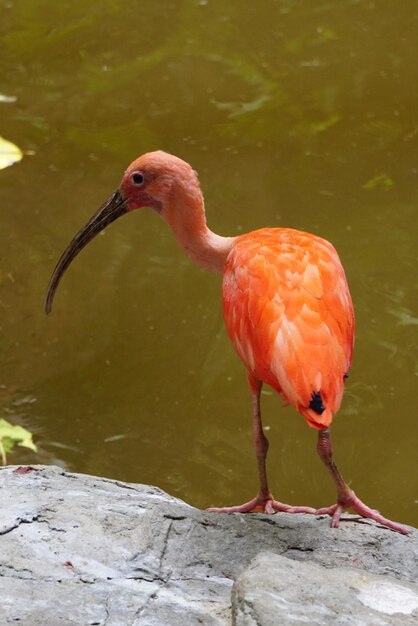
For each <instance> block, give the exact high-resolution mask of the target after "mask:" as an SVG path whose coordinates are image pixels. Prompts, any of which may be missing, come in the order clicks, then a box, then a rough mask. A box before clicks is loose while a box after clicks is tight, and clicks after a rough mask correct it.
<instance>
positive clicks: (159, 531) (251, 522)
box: [0, 466, 418, 626]
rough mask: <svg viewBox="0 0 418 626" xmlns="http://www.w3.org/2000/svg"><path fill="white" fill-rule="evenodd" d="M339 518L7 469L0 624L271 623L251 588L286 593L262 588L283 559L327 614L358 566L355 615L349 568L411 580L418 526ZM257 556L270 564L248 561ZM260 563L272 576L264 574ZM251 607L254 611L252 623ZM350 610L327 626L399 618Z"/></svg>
mask: <svg viewBox="0 0 418 626" xmlns="http://www.w3.org/2000/svg"><path fill="white" fill-rule="evenodd" d="M345 517H346V519H347V520H349V521H346V522H343V523H342V525H341V528H339V529H331V528H330V526H329V519H327V518H322V519H316V518H315V517H312V516H304V515H287V514H283V513H279V514H276V515H274V516H267V515H261V514H251V515H245V516H244V515H225V514H223V515H220V514H216V513H208V512H206V511H199V510H197V509H194V508H193V507H191V506H189V505H187V504H185V503H184V502H181V501H180V500H177V499H175V498H173V497H171V496H169V495H167V494H165V493H164V492H162V491H160V490H159V489H157V488H154V487H149V486H146V485H135V484H127V483H121V482H118V481H113V480H108V479H104V478H96V477H92V476H84V475H81V474H72V473H68V472H65V471H63V470H62V469H60V468H56V467H41V466H36V467H35V468H33V469H31V468H28V469H27V470H25V468H13V467H6V468H3V469H0V554H1V559H0V625H1V626H3V625H6V624H16V623H18V624H20V625H21V626H37V625H38V624H39V625H40V626H75V625H77V626H84V625H88V624H90V625H94V624H95V625H97V626H99V625H106V626H119V625H120V626H131V625H133V626H139V625H140V626H157V625H158V626H177V625H181V626H183V625H184V626H201V625H203V626H221V625H222V626H226V625H229V624H231V616H232V614H234V619H235V624H236V626H243V625H245V626H247V625H249V624H251V626H253V624H257V625H258V626H263V625H266V626H267V625H270V624H275V623H277V624H282V623H283V624H284V623H288V622H284V621H277V622H274V621H273V622H272V621H271V619H274V616H273V618H271V619H270V617H268V615H267V610H266V609H263V605H262V604H261V600H260V601H259V600H257V601H255V600H254V598H253V596H252V595H251V594H253V593H254V590H255V589H259V590H261V592H263V586H264V587H265V590H266V592H265V601H266V602H267V605H268V604H269V603H271V602H273V600H275V601H276V600H277V597H278V598H279V600H278V601H279V603H280V602H281V600H280V598H281V596H280V593H282V594H289V593H291V590H287V591H286V589H285V588H282V587H280V586H279V587H277V588H276V587H271V585H273V584H276V582H277V581H276V579H277V580H279V578H280V580H281V583H278V584H280V585H283V584H284V583H283V563H286V564H288V565H289V567H293V568H294V569H293V570H292V571H293V576H294V577H296V578H297V577H298V576H299V577H300V579H301V580H304V579H305V580H306V577H308V578H309V576H311V575H312V574H311V573H312V571H314V572H315V574H314V575H315V576H316V579H317V580H316V582H317V588H316V589H317V594H316V591H315V585H313V586H312V587H311V592H310V593H311V597H312V602H316V604H318V606H324V607H326V608H327V610H332V605H331V604H326V603H325V598H324V597H323V595H322V594H325V593H326V590H327V589H328V588H329V589H330V594H331V595H334V594H335V593H337V592H338V593H339V591H338V589H339V587H343V586H344V584H343V580H344V576H347V575H348V574H344V572H343V573H341V570H340V568H356V570H357V572H354V573H353V572H352V571H351V570H349V572H351V573H350V574H349V575H350V576H352V577H353V578H346V580H349V581H350V582H348V583H347V586H350V585H351V586H352V587H353V594H354V595H355V594H357V595H356V598H357V600H356V602H357V604H355V607H360V608H359V610H360V609H361V608H362V607H364V606H366V605H367V602H366V605H364V603H362V602H361V601H360V600H358V596H359V593H360V590H359V589H360V588H359V587H358V585H359V584H360V583H358V579H357V578H356V576H358V575H359V574H358V570H362V572H360V576H362V575H365V574H364V572H367V576H368V577H369V578H370V580H371V581H372V582H373V584H374V582H375V580H378V579H375V578H373V579H372V577H371V576H370V574H376V575H382V576H383V580H382V581H381V582H389V583H390V584H391V585H393V584H394V582H393V581H392V580H389V577H390V578H391V579H398V580H400V581H404V582H405V581H409V582H412V583H415V581H416V580H417V579H418V531H413V532H412V535H411V536H409V537H405V536H402V535H400V534H397V533H393V532H390V531H388V530H385V529H382V528H379V527H377V526H376V525H374V524H373V523H368V522H364V523H354V522H353V519H354V518H353V517H350V516H345ZM266 552H268V553H269V555H270V559H269V557H266V556H263V557H261V556H257V555H260V553H266ZM277 555H281V557H285V558H280V559H279V560H277V559H278V557H277ZM256 557H257V558H256ZM261 558H262V559H266V558H267V560H269V562H270V565H271V567H273V565H274V566H275V567H278V570H277V572H276V573H274V572H273V570H271V569H269V573H268V575H267V574H266V575H262V574H263V571H264V568H265V566H264V565H263V563H265V561H260V559H261ZM254 559H255V560H254ZM270 565H269V567H270ZM309 567H311V568H312V567H314V568H316V569H315V570H312V569H311V570H306V568H309ZM330 568H331V569H330ZM344 571H346V570H344ZM279 572H282V573H281V574H279ZM297 572H299V573H297ZM307 572H311V573H307ZM337 575H338V576H340V578H339V580H340V581H341V583H338V582H337V578H336V577H337ZM286 576H287V574H286ZM286 576H285V578H286ZM254 577H255V578H256V580H258V579H259V580H260V581H262V582H258V583H257V582H256V580H254ZM251 580H253V582H251ZM234 581H237V582H236V584H235V587H234V591H233V599H234V606H233V609H232V608H231V592H232V589H233V585H234ZM321 581H323V582H322V583H321ZM333 582H335V585H334V586H333V585H332V584H331V583H333ZM268 585H270V587H269V586H268ZM356 585H357V587H356ZM399 585H400V587H402V588H405V589H409V588H408V587H404V585H403V582H401V583H399ZM269 589H270V591H269ZM383 589H388V588H383ZM409 591H411V593H412V590H411V589H409ZM320 592H321V593H320ZM379 593H380V592H379ZM278 594H279V595H278ZM375 595H376V594H375ZM377 595H379V594H377ZM405 597H406V596H405ZM411 597H412V596H411ZM283 598H284V599H285V600H288V599H289V598H290V596H287V595H283ZM370 602H373V600H370ZM410 602H413V600H410ZM250 605H251V606H254V607H256V613H254V615H253V617H254V620H255V621H254V620H253V621H252V622H251V621H248V619H249V618H248V610H247V608H248V606H250ZM347 606H348V605H347ZM246 607H247V608H246ZM369 609H370V612H372V611H376V610H378V609H376V606H374V607H370V606H369ZM347 610H348V609H347ZM365 610H367V606H366V609H365ZM246 611H247V613H246ZM289 611H290V608H289ZM355 613H356V612H355V611H353V612H352V613H350V614H346V615H345V614H344V612H342V613H340V621H335V622H334V623H336V624H342V625H343V624H344V625H346V624H347V625H348V624H350V625H351V624H355V625H357V624H368V623H370V624H373V625H374V624H378V623H379V624H380V625H381V626H385V625H386V624H397V623H400V622H399V621H393V620H399V615H398V614H388V613H384V612H383V613H382V616H381V622H377V621H374V622H373V621H370V622H367V621H362V619H360V618H359V619H357V618H356V617H355ZM370 614H371V613H370ZM300 617H301V616H300V613H298V614H296V615H295V620H293V622H292V623H298V622H303V623H315V622H311V618H310V617H309V614H306V615H304V616H302V617H303V619H300ZM403 617H404V618H408V619H409V617H410V615H409V614H408V615H405V614H404V616H403ZM251 619H252V618H251ZM268 619H270V621H266V620H268ZM411 619H412V618H411ZM263 620H264V621H263ZM385 620H386V621H385ZM390 620H392V621H390ZM289 623H290V622H289ZM324 623H332V622H324ZM402 623H405V624H407V623H408V622H406V621H403V622H402Z"/></svg>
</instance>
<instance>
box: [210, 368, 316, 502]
mask: <svg viewBox="0 0 418 626" xmlns="http://www.w3.org/2000/svg"><path fill="white" fill-rule="evenodd" d="M249 382H250V387H251V390H252V395H251V397H252V409H253V411H252V413H253V444H254V450H255V455H256V459H257V468H258V476H259V480H260V488H259V491H258V493H257V495H256V497H255V498H253V499H252V500H249V501H248V502H244V504H240V505H238V506H227V507H212V508H210V509H208V510H209V511H212V512H215V513H249V512H250V511H254V510H261V511H264V512H265V513H269V514H273V513H275V512H276V511H285V512H286V513H315V509H313V508H311V507H309V506H290V505H288V504H282V503H281V502H278V501H277V500H274V498H273V496H272V495H271V492H270V489H269V487H268V482H267V470H266V457H267V452H268V448H269V442H268V439H267V437H266V436H265V434H264V432H263V425H262V423H261V411H260V393H261V387H262V383H261V382H260V381H258V380H255V379H254V378H253V377H252V375H251V374H249Z"/></svg>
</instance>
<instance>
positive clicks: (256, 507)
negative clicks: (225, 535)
mask: <svg viewBox="0 0 418 626" xmlns="http://www.w3.org/2000/svg"><path fill="white" fill-rule="evenodd" d="M208 511H210V512H212V513H251V511H261V512H263V513H267V514H268V515H273V514H274V513H276V511H282V512H284V513H311V514H312V515H313V514H315V513H316V510H315V509H313V508H312V507H310V506H291V505H289V504H283V503H282V502H278V501H277V500H274V498H273V496H272V495H271V494H269V495H268V496H265V497H263V496H261V495H257V496H256V497H255V498H253V499H252V500H249V502H244V504H240V505H238V506H223V507H211V508H210V509H208Z"/></svg>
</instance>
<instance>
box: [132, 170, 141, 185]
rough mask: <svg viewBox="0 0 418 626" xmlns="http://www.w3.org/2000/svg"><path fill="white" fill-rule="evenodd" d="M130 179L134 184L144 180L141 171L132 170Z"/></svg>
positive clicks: (139, 183)
mask: <svg viewBox="0 0 418 626" xmlns="http://www.w3.org/2000/svg"><path fill="white" fill-rule="evenodd" d="M131 180H132V182H133V184H134V185H138V186H140V185H142V184H143V182H144V175H143V174H141V172H134V173H133V174H132V176H131Z"/></svg>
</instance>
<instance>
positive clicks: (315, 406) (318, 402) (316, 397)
mask: <svg viewBox="0 0 418 626" xmlns="http://www.w3.org/2000/svg"><path fill="white" fill-rule="evenodd" d="M309 408H310V409H312V411H315V413H318V415H321V414H322V413H323V412H324V411H325V407H324V404H323V402H322V396H321V392H320V391H313V392H312V399H311V401H310V402H309Z"/></svg>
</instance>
